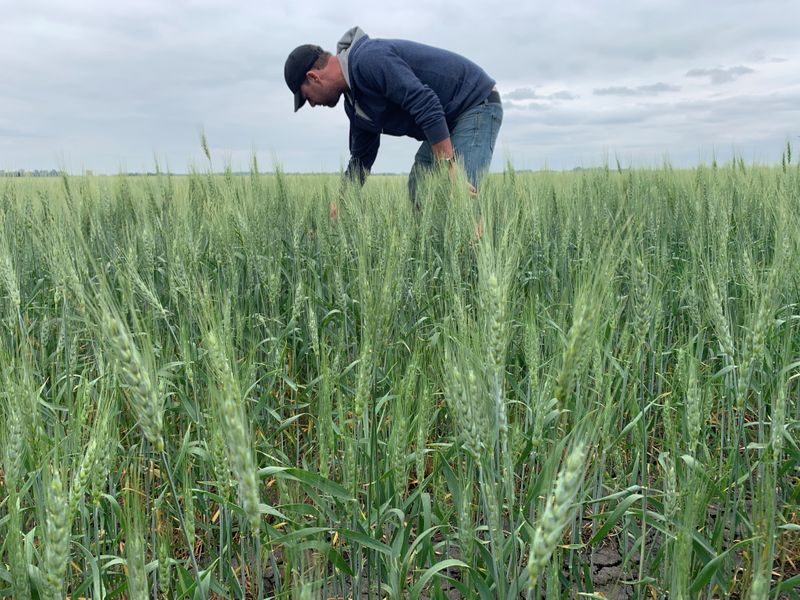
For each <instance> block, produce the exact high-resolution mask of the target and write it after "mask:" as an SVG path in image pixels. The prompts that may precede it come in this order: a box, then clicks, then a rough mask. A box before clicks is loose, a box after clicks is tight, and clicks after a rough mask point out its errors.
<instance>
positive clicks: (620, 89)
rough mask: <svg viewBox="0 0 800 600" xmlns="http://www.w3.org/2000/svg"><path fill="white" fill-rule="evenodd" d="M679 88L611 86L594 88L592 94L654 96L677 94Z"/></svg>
mask: <svg viewBox="0 0 800 600" xmlns="http://www.w3.org/2000/svg"><path fill="white" fill-rule="evenodd" d="M680 89H681V88H680V87H678V86H675V85H668V84H666V83H661V82H659V83H653V84H650V85H640V86H637V87H635V88H631V87H625V86H611V87H606V88H596V89H595V90H594V91H593V92H592V93H593V94H594V95H595V96H655V95H657V94H661V93H662V92H677V91H680Z"/></svg>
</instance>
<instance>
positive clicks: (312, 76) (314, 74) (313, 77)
mask: <svg viewBox="0 0 800 600" xmlns="http://www.w3.org/2000/svg"><path fill="white" fill-rule="evenodd" d="M306 79H308V80H309V81H311V82H312V83H319V82H320V81H322V79H321V78H320V76H319V71H316V70H313V69H312V70H311V71H309V72H308V73H306Z"/></svg>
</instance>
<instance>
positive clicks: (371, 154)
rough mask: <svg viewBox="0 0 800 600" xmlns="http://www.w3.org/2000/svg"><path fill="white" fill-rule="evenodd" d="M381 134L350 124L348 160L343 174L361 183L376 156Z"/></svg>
mask: <svg viewBox="0 0 800 600" xmlns="http://www.w3.org/2000/svg"><path fill="white" fill-rule="evenodd" d="M380 143H381V136H380V134H379V133H373V132H371V131H366V130H364V129H360V128H358V127H354V126H353V125H352V123H351V124H350V162H349V163H348V164H347V170H346V171H345V174H346V175H347V176H348V177H349V178H350V179H353V180H356V179H357V180H358V182H359V183H361V184H363V183H364V180H365V179H366V177H367V173H368V172H369V170H370V169H371V168H372V165H373V164H375V158H376V157H377V156H378V148H379V147H380Z"/></svg>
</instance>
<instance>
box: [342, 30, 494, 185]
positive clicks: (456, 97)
mask: <svg viewBox="0 0 800 600" xmlns="http://www.w3.org/2000/svg"><path fill="white" fill-rule="evenodd" d="M338 50H339V53H338V57H339V59H340V63H342V67H343V73H344V75H345V80H346V81H347V85H348V87H349V91H348V92H346V93H345V112H346V113H347V117H348V118H349V119H350V155H351V158H350V164H349V165H348V168H347V172H348V174H349V175H350V176H353V175H356V173H357V174H358V175H359V176H360V179H361V180H362V181H363V178H364V171H365V170H366V171H368V170H369V169H370V168H371V167H372V165H373V163H374V162H375V157H376V156H377V154H378V147H379V145H380V135H381V134H382V133H386V134H389V135H396V136H410V137H412V138H415V139H418V140H420V141H423V140H427V141H428V142H430V143H431V144H436V143H438V142H441V141H443V140H445V139H447V138H448V137H450V125H451V124H452V123H453V122H454V121H455V120H456V119H457V118H458V116H459V115H461V114H462V113H463V112H464V111H466V110H467V109H469V108H472V107H473V106H475V105H476V104H478V103H479V102H481V101H482V100H483V99H485V98H486V97H487V96H488V95H489V92H491V91H492V88H493V87H494V85H495V81H494V80H493V79H492V78H491V77H489V76H488V75H487V74H486V72H485V71H484V70H483V69H481V68H480V67H479V66H478V65H476V64H475V63H473V62H472V61H470V60H468V59H466V58H464V57H463V56H460V55H458V54H455V53H454V52H449V51H447V50H442V49H440V48H434V47H432V46H426V45H424V44H418V43H416V42H410V41H407V40H385V39H372V38H370V37H369V36H367V35H366V34H365V33H364V32H363V31H361V30H360V29H358V28H353V29H351V30H350V31H348V32H347V33H346V34H345V37H343V38H342V40H341V41H340V42H339V46H338Z"/></svg>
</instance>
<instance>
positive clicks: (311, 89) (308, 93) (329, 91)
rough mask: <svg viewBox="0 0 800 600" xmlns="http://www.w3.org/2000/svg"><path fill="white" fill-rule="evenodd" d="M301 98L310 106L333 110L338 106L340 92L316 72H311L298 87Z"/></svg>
mask: <svg viewBox="0 0 800 600" xmlns="http://www.w3.org/2000/svg"><path fill="white" fill-rule="evenodd" d="M300 91H301V92H302V94H303V97H304V98H305V99H306V102H308V103H309V104H310V105H311V106H328V107H330V108H333V107H334V106H336V104H338V102H339V98H340V97H341V95H342V94H341V92H337V91H336V89H335V87H334V86H333V85H332V84H331V83H330V82H328V81H326V80H325V79H324V78H323V77H320V76H319V75H318V74H317V72H311V73H310V74H309V76H308V77H306V80H305V81H304V82H303V83H302V85H301V86H300Z"/></svg>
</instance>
